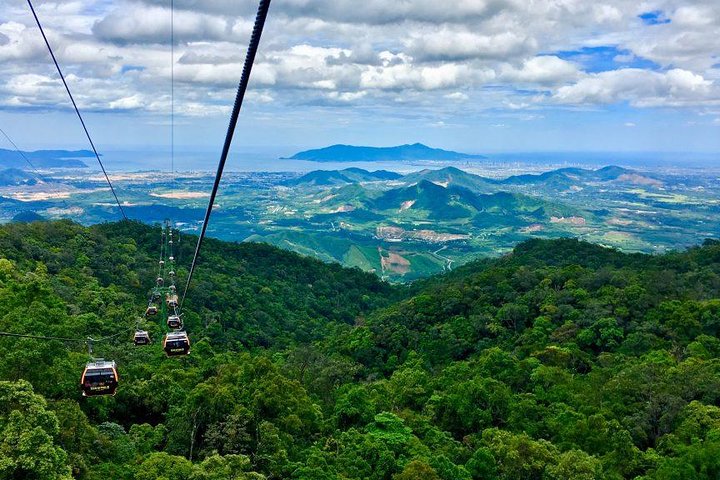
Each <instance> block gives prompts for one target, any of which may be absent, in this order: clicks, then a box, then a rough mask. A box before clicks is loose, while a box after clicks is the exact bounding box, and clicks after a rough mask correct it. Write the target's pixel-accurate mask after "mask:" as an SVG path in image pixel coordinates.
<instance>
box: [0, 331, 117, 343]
mask: <svg viewBox="0 0 720 480" xmlns="http://www.w3.org/2000/svg"><path fill="white" fill-rule="evenodd" d="M125 333H127V329H126V330H125V331H122V332H118V333H115V334H113V335H108V336H105V337H100V338H93V337H86V338H69V337H55V336H49V335H26V334H23V333H12V332H0V337H16V338H32V339H35V340H58V341H61V342H72V343H98V342H106V341H108V340H112V339H113V338H116V337H119V336H120V335H123V334H125Z"/></svg>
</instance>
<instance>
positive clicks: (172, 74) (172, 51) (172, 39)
mask: <svg viewBox="0 0 720 480" xmlns="http://www.w3.org/2000/svg"><path fill="white" fill-rule="evenodd" d="M170 180H171V186H172V188H173V190H174V189H175V0H170Z"/></svg>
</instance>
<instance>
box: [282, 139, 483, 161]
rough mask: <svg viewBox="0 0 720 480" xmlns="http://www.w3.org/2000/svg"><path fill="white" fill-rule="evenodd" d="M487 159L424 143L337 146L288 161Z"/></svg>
mask: <svg viewBox="0 0 720 480" xmlns="http://www.w3.org/2000/svg"><path fill="white" fill-rule="evenodd" d="M485 158H487V157H485V156H483V155H472V154H467V153H461V152H454V151H452V150H443V149H441V148H431V147H428V146H427V145H424V144H422V143H413V144H405V145H397V146H393V147H367V146H356V145H344V144H336V145H330V146H328V147H324V148H317V149H312V150H304V151H302V152H298V153H296V154H294V155H293V156H291V157H288V158H286V159H287V160H307V161H311V162H379V161H401V160H481V159H485Z"/></svg>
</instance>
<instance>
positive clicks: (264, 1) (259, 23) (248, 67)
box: [180, 0, 270, 308]
mask: <svg viewBox="0 0 720 480" xmlns="http://www.w3.org/2000/svg"><path fill="white" fill-rule="evenodd" d="M269 8H270V0H260V4H259V5H258V11H257V15H256V16H255V25H254V26H253V31H252V36H251V37H250V43H249V45H248V50H247V54H246V56H245V64H244V65H243V71H242V76H241V77H240V84H239V85H238V90H237V95H236V96H235V104H234V106H233V110H232V114H231V115H230V123H229V125H228V129H227V133H226V135H225V143H224V145H223V149H222V154H221V155H220V162H219V163H218V167H217V173H216V174H215V182H214V183H213V188H212V193H211V194H210V200H209V202H208V206H207V210H206V212H205V220H204V221H203V224H202V229H201V230H200V236H199V237H198V241H197V245H196V246H195V254H194V255H193V260H192V263H191V264H190V271H189V272H188V278H187V283H186V284H185V291H184V292H183V296H182V300H181V301H180V307H181V308H182V305H183V303H185V297H186V296H187V292H188V289H189V288H190V282H191V281H192V276H193V272H194V271H195V267H196V265H197V261H198V257H199V256H200V249H201V248H202V243H203V240H204V238H205V232H206V231H207V227H208V224H209V223H210V215H211V214H212V210H213V205H214V204H215V196H216V195H217V191H218V187H219V186H220V180H221V179H222V174H223V170H224V169H225V162H226V161H227V157H228V153H229V152H230V146H231V145H232V140H233V135H234V134H235V127H236V126H237V122H238V117H239V116H240V109H241V107H242V103H243V99H244V98H245V92H246V91H247V87H248V83H249V81H250V72H251V71H252V67H253V63H254V62H255V55H256V54H257V50H258V46H259V45H260V37H261V36H262V31H263V28H264V26H265V19H266V18H267V14H268V9H269Z"/></svg>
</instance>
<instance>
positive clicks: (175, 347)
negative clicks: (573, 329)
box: [163, 332, 190, 357]
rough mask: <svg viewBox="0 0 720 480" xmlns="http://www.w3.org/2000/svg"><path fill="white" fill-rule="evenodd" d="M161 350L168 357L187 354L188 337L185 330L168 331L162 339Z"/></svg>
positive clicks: (188, 349)
mask: <svg viewBox="0 0 720 480" xmlns="http://www.w3.org/2000/svg"><path fill="white" fill-rule="evenodd" d="M163 350H165V353H166V354H167V356H168V357H177V356H180V355H188V354H189V353H190V338H189V337H188V334H187V332H170V333H167V334H166V335H165V339H164V340H163Z"/></svg>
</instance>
